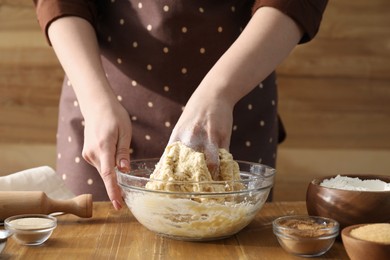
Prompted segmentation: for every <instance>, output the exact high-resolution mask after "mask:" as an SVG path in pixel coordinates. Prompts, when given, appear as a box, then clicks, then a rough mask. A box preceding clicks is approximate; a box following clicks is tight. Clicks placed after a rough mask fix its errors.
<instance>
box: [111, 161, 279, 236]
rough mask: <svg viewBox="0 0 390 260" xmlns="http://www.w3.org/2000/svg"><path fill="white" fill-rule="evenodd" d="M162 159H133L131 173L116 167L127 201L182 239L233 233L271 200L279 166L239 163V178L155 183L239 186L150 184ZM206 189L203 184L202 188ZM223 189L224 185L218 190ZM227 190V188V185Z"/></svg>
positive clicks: (145, 221) (152, 224)
mask: <svg viewBox="0 0 390 260" xmlns="http://www.w3.org/2000/svg"><path fill="white" fill-rule="evenodd" d="M157 162H158V159H149V160H138V161H132V162H131V165H130V168H131V171H130V172H129V173H122V172H119V171H117V178H118V183H119V185H120V187H121V189H122V193H123V197H124V200H125V202H126V205H127V206H128V208H129V209H130V210H131V212H132V214H133V215H134V217H135V218H136V219H137V220H138V221H139V222H140V223H141V224H142V225H143V226H145V227H146V228H148V229H149V230H151V231H153V232H156V233H157V234H159V235H162V236H166V237H169V238H173V239H178V240H187V241H207V240H215V239H222V238H226V237H229V236H231V235H233V234H235V233H237V232H239V231H240V230H241V229H243V228H244V227H245V226H247V225H248V224H249V223H250V222H251V221H252V220H253V218H254V217H255V216H256V214H257V213H258V211H259V210H260V209H261V208H262V207H263V205H264V203H265V202H266V200H267V197H268V195H269V192H270V189H271V187H272V186H273V183H274V174H275V170H274V169H273V168H271V167H268V166H265V165H261V164H258V163H250V162H240V161H238V164H239V167H240V175H241V180H240V181H212V182H178V181H159V180H156V179H153V180H152V182H153V184H155V185H159V184H161V185H173V186H175V185H186V186H187V185H194V186H196V187H199V186H203V185H205V186H206V187H207V186H210V185H213V186H222V187H226V185H229V186H230V187H233V186H236V185H237V186H239V187H241V188H240V189H239V190H232V191H224V192H173V191H164V190H152V189H148V188H146V187H145V186H146V184H147V183H149V182H151V180H150V179H149V176H150V175H151V174H152V173H153V170H154V168H155V165H156V164H157ZM199 190H203V189H199ZM214 190H219V189H214ZM222 190H225V189H222Z"/></svg>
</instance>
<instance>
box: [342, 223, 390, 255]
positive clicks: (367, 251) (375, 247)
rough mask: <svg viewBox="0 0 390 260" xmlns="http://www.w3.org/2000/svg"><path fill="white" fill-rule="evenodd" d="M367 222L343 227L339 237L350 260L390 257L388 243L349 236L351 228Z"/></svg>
mask: <svg viewBox="0 0 390 260" xmlns="http://www.w3.org/2000/svg"><path fill="white" fill-rule="evenodd" d="M364 225H367V224H358V225H352V226H348V227H346V228H344V229H343V230H342V232H341V238H342V241H343V244H344V248H345V250H346V251H347V254H348V256H349V257H350V258H351V260H367V259H375V260H388V259H389V257H390V243H388V244H385V243H378V242H372V241H367V240H362V239H359V238H356V237H354V236H351V230H353V229H355V228H358V227H361V226H364Z"/></svg>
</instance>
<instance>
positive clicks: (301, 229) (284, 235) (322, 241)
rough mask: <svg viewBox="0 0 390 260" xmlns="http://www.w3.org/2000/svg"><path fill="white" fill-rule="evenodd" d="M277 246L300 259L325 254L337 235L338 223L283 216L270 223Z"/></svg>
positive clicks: (311, 218) (328, 220) (313, 217)
mask: <svg viewBox="0 0 390 260" xmlns="http://www.w3.org/2000/svg"><path fill="white" fill-rule="evenodd" d="M272 227H273V232H274V234H275V235H276V237H277V239H278V241H279V244H280V245H281V246H282V248H283V249H284V250H286V251H287V252H289V253H291V254H294V255H297V256H301V257H315V256H320V255H323V254H325V253H326V252H327V251H328V250H329V249H330V248H331V247H332V245H333V243H334V241H335V239H336V237H337V236H338V234H339V229H340V227H339V223H338V222H337V221H335V220H333V219H329V218H323V217H317V216H304V215H302V216H296V215H295V216H294V215H291V216H284V217H279V218H277V219H275V220H274V221H273V222H272Z"/></svg>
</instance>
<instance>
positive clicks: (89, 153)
mask: <svg viewBox="0 0 390 260" xmlns="http://www.w3.org/2000/svg"><path fill="white" fill-rule="evenodd" d="M34 2H35V4H36V10H37V16H38V20H39V23H40V25H41V27H42V29H43V31H44V32H45V33H46V36H47V38H48V41H49V43H50V44H51V45H52V46H53V48H54V51H55V53H56V55H57V57H58V59H59V61H60V63H61V65H62V67H63V68H64V70H65V73H66V75H67V77H66V78H65V80H64V85H63V89H62V95H61V101H60V112H59V113H60V114H59V124H58V133H57V150H58V161H57V172H58V173H59V174H61V175H62V178H63V179H64V181H65V182H66V183H67V184H68V186H69V187H70V188H71V189H72V190H73V191H74V192H75V193H76V194H79V193H87V192H88V193H92V194H93V195H94V198H95V200H104V199H107V195H108V198H109V199H110V200H111V201H112V203H113V205H114V207H115V208H116V209H120V208H121V207H122V205H123V201H122V199H121V193H120V190H119V188H118V186H117V184H116V177H115V172H114V167H115V166H117V167H118V168H119V169H121V170H122V171H127V170H129V162H130V158H131V159H136V158H151V157H159V156H161V154H162V153H163V150H164V148H165V146H166V145H167V144H168V143H172V142H174V141H181V142H183V143H184V144H185V145H187V146H189V147H192V148H194V149H196V150H198V151H201V152H204V153H205V156H206V159H207V162H208V166H209V169H210V171H211V172H213V173H216V174H217V171H216V169H218V154H217V151H218V148H225V149H228V150H230V152H231V153H232V154H233V156H234V158H235V159H241V160H247V161H258V162H261V163H263V164H267V165H269V166H272V167H274V166H275V160H276V149H277V143H278V141H280V140H281V136H282V135H281V134H279V132H282V131H280V130H281V129H280V123H279V120H278V116H277V91H276V83H275V75H274V73H273V71H274V69H275V68H276V67H277V65H278V64H280V63H281V62H282V61H283V60H284V59H285V58H286V57H287V56H288V54H289V53H290V52H291V50H292V49H293V48H294V47H295V46H296V45H297V44H298V43H304V42H307V41H308V40H310V39H312V38H313V37H314V35H315V34H316V32H317V31H318V28H319V24H320V20H321V17H322V13H323V11H324V9H325V6H326V3H327V1H326V0H317V1H310V0H289V1H288V0H285V1H283V0H257V1H251V0H246V1H243V0H223V1H222V0H221V1H207V0H205V1H191V0H179V1H151V0H141V1H134V0H130V1H126V0H104V1H92V0H34ZM83 158H84V159H85V161H84V160H83ZM88 163H89V164H88ZM98 173H100V176H101V179H100V178H99V177H98V176H99V175H98ZM102 180H103V181H102ZM104 188H105V189H106V192H107V193H106V192H105V189H104Z"/></svg>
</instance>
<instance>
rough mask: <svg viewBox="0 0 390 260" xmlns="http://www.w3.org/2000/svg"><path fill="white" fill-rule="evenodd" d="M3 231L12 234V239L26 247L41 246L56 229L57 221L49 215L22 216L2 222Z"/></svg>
mask: <svg viewBox="0 0 390 260" xmlns="http://www.w3.org/2000/svg"><path fill="white" fill-rule="evenodd" d="M4 227H5V229H7V230H9V231H10V232H11V233H12V238H13V239H14V240H16V241H17V242H18V243H20V244H22V245H27V246H35V245H40V244H43V243H44V242H45V241H46V240H48V239H49V237H50V236H51V234H52V232H53V230H54V229H55V228H56V227H57V219H56V218H55V217H52V216H50V215H42V214H24V215H17V216H12V217H9V218H7V219H5V220H4Z"/></svg>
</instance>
